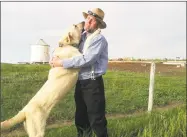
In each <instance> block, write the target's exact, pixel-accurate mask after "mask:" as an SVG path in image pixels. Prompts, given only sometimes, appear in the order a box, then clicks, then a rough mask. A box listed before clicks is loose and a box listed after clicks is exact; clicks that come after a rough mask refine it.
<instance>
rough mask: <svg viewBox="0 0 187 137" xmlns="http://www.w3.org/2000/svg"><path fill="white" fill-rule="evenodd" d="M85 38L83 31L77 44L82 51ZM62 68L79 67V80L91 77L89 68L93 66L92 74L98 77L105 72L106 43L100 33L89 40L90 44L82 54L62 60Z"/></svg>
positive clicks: (106, 59) (106, 62)
mask: <svg viewBox="0 0 187 137" xmlns="http://www.w3.org/2000/svg"><path fill="white" fill-rule="evenodd" d="M85 40H86V33H83V35H82V37H81V42H80V45H79V51H80V52H81V53H82V50H83V46H84V43H85ZM62 65H63V67H64V68H80V72H79V78H78V79H79V80H83V79H89V78H91V70H92V69H91V68H92V65H93V67H94V76H95V77H98V76H101V75H103V74H105V73H106V70H107V65H108V43H107V41H106V39H105V37H104V36H103V35H101V34H98V35H96V36H95V37H94V38H93V39H92V40H91V42H90V46H89V47H88V49H87V50H86V52H85V53H84V54H82V55H81V56H76V57H73V58H70V59H64V60H62Z"/></svg>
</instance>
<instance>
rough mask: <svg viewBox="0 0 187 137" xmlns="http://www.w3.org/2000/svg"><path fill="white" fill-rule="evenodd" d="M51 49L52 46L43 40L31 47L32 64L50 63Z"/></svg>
mask: <svg viewBox="0 0 187 137" xmlns="http://www.w3.org/2000/svg"><path fill="white" fill-rule="evenodd" d="M49 47H50V46H49V45H48V44H47V43H46V42H45V41H44V40H43V39H40V40H39V41H38V42H37V43H36V44H34V45H31V58H30V63H43V64H44V63H48V62H49V59H50V55H49Z"/></svg>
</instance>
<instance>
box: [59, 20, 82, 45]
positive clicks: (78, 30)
mask: <svg viewBox="0 0 187 137" xmlns="http://www.w3.org/2000/svg"><path fill="white" fill-rule="evenodd" d="M83 28H84V22H81V23H78V24H76V25H73V26H71V27H70V28H69V29H68V30H67V31H66V32H65V34H64V35H63V36H62V38H61V39H60V41H59V47H62V46H63V45H78V44H79V42H80V39H81V34H82V31H83Z"/></svg>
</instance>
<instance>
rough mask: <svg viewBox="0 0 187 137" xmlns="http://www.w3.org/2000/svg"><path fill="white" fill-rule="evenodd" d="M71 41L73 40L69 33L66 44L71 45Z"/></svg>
mask: <svg viewBox="0 0 187 137" xmlns="http://www.w3.org/2000/svg"><path fill="white" fill-rule="evenodd" d="M72 39H73V37H72V36H71V33H70V32H69V33H68V37H67V39H66V42H67V43H71V41H72Z"/></svg>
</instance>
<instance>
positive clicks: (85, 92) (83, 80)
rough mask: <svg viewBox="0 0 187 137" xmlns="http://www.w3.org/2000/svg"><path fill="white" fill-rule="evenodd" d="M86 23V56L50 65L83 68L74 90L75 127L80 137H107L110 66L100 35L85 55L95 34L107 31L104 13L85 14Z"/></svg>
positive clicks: (84, 52)
mask: <svg viewBox="0 0 187 137" xmlns="http://www.w3.org/2000/svg"><path fill="white" fill-rule="evenodd" d="M83 16H84V18H85V19H86V20H85V26H84V30H85V31H84V32H83V34H82V38H81V42H80V45H79V50H80V52H81V53H83V54H82V55H81V56H77V57H74V58H71V59H65V60H59V59H58V58H57V57H56V58H54V59H53V60H52V61H51V62H50V64H51V66H53V67H58V66H63V67H64V68H80V72H79V78H78V81H77V84H76V88H75V95H74V97H75V103H76V112H75V125H76V128H77V132H78V137H83V136H86V137H91V135H92V130H93V131H94V132H95V134H96V135H97V137H108V134H107V120H106V117H105V93H104V84H103V78H102V75H103V74H105V73H106V70H107V64H108V43H107V41H106V39H105V37H104V36H103V35H101V34H98V35H96V36H95V37H93V38H92V39H91V42H90V43H89V46H88V47H87V49H86V51H85V49H84V48H85V47H84V45H85V41H86V38H87V37H89V36H90V35H91V34H92V33H93V32H95V31H96V30H98V29H104V28H106V23H105V22H104V21H103V19H104V12H103V11H102V10H101V9H99V8H95V9H93V10H91V11H88V12H87V13H85V12H83Z"/></svg>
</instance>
